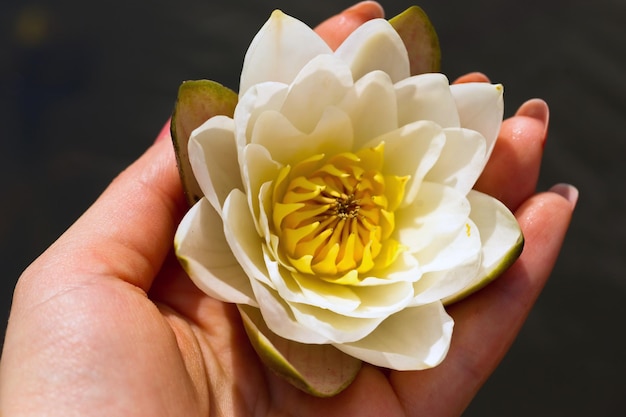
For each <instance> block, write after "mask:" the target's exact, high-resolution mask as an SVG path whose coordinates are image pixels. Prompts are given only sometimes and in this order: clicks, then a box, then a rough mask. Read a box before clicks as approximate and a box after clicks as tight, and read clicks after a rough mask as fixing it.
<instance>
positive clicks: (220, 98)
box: [170, 80, 238, 206]
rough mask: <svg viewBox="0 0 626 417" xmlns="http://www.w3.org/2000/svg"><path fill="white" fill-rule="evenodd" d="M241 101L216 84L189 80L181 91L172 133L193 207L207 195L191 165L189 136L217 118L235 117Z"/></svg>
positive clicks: (186, 194)
mask: <svg viewBox="0 0 626 417" xmlns="http://www.w3.org/2000/svg"><path fill="white" fill-rule="evenodd" d="M237 101H238V97H237V93H235V92H234V91H233V90H231V89H229V88H228V87H224V86H223V85H221V84H219V83H216V82H215V81H209V80H196V81H185V82H183V83H182V84H181V86H180V87H179V89H178V97H177V99H176V105H175V106H174V112H173V114H172V122H171V125H170V131H171V134H172V142H173V143H174V152H175V153H176V165H177V166H178V174H179V175H180V179H181V181H182V183H183V191H184V192H185V197H186V198H187V202H188V203H189V205H190V206H191V205H193V204H194V203H196V202H197V201H198V200H199V199H201V198H202V196H203V194H202V191H201V190H200V186H199V185H198V183H197V182H196V178H195V177H194V175H193V172H192V170H191V164H190V163H189V154H188V152H187V144H188V142H189V136H190V135H191V132H193V130H194V129H196V128H197V127H199V126H200V125H202V124H203V123H204V122H205V121H207V120H209V119H210V118H211V117H213V116H218V115H224V116H229V117H232V116H233V113H234V112H235V106H236V105H237Z"/></svg>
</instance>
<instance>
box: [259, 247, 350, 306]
mask: <svg viewBox="0 0 626 417" xmlns="http://www.w3.org/2000/svg"><path fill="white" fill-rule="evenodd" d="M265 263H266V265H267V268H268V271H269V276H270V279H271V280H272V283H273V285H274V288H276V291H277V292H278V294H279V295H280V297H281V298H282V299H284V300H285V301H287V302H289V303H301V304H308V305H311V306H315V307H321V308H326V309H329V310H331V311H334V312H336V313H339V314H346V313H349V312H350V311H354V310H355V309H356V308H358V306H359V304H360V303H361V301H360V300H359V298H358V297H357V296H356V294H355V292H354V291H353V290H352V289H351V288H350V287H349V286H346V285H336V284H331V283H329V282H326V281H324V280H321V279H318V278H315V277H309V278H307V277H305V276H302V275H300V276H294V275H292V271H289V270H287V269H286V268H282V267H281V266H280V264H279V263H278V262H276V261H275V260H273V259H270V258H269V257H268V256H267V255H266V257H265Z"/></svg>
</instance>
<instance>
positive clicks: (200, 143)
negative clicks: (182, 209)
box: [189, 116, 243, 213]
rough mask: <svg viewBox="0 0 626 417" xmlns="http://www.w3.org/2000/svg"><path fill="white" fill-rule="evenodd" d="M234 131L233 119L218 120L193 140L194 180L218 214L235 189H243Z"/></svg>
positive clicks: (201, 129)
mask: <svg viewBox="0 0 626 417" xmlns="http://www.w3.org/2000/svg"><path fill="white" fill-rule="evenodd" d="M234 130H235V124H234V122H233V120H232V119H231V118H229V117H226V116H216V117H212V118H210V119H209V120H207V121H206V122H205V123H204V124H203V125H201V126H200V127H198V128H197V129H196V130H194V131H193V132H192V133H191V137H190V138H189V162H190V163H191V167H192V169H193V173H194V176H195V177H196V181H198V184H199V185H200V189H202V192H203V193H204V195H205V197H206V198H207V199H208V200H209V202H210V203H211V205H212V206H213V207H214V208H215V210H217V211H218V213H221V212H222V206H223V204H224V200H226V197H227V196H228V194H229V193H230V192H231V191H232V190H233V189H235V188H239V189H243V184H242V183H241V173H240V172H239V164H238V163H237V146H236V144H235V132H234Z"/></svg>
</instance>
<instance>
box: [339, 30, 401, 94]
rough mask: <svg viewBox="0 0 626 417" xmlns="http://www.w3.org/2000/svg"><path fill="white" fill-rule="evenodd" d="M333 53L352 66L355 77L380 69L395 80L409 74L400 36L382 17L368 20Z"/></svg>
mask: <svg viewBox="0 0 626 417" xmlns="http://www.w3.org/2000/svg"><path fill="white" fill-rule="evenodd" d="M335 55H336V56H338V57H339V58H341V59H342V60H344V61H345V62H347V63H348V64H349V65H350V68H352V75H353V76H354V79H355V80H358V79H359V78H361V77H363V76H364V75H365V74H367V73H368V72H372V71H376V70H381V71H384V72H386V73H387V74H389V77H391V80H392V82H394V83H396V82H398V81H400V80H403V79H405V78H407V77H409V76H410V68H409V57H408V54H407V52H406V47H405V46H404V42H402V39H401V38H400V35H398V33H397V32H396V31H395V29H394V28H393V27H392V26H391V25H390V24H389V22H388V21H386V20H385V19H374V20H370V21H368V22H366V23H364V24H362V25H361V26H359V28H358V29H357V30H355V31H354V32H352V34H351V35H350V36H348V38H347V39H346V40H345V41H344V42H343V43H342V44H341V45H340V46H339V48H337V51H335Z"/></svg>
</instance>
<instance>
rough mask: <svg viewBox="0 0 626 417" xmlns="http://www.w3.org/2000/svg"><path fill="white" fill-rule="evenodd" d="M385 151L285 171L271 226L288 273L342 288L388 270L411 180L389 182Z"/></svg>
mask: <svg viewBox="0 0 626 417" xmlns="http://www.w3.org/2000/svg"><path fill="white" fill-rule="evenodd" d="M383 155H384V144H380V145H379V146H377V147H376V148H368V149H363V150H361V151H359V152H357V153H349V152H346V153H342V154H338V155H334V156H332V157H330V158H326V156H325V155H323V154H320V155H315V156H313V157H310V158H308V159H305V160H304V161H301V162H300V163H298V164H296V165H293V166H285V167H284V168H282V170H281V171H280V173H279V176H278V178H277V179H276V182H275V185H274V190H273V195H272V198H273V201H272V204H273V219H272V220H273V226H274V231H275V233H276V235H277V236H278V239H279V250H280V252H281V256H282V257H283V258H284V260H287V261H288V264H287V265H286V266H287V267H288V268H290V269H292V270H294V271H297V272H300V273H304V274H311V275H315V276H318V277H320V278H322V279H325V280H330V281H333V282H339V283H345V284H350V283H356V282H357V281H358V280H359V277H362V275H361V274H364V273H366V272H368V271H371V270H372V269H375V268H378V267H386V266H388V265H390V264H391V263H392V262H393V261H394V260H395V259H396V258H397V257H398V255H399V254H400V252H401V251H402V247H401V246H400V245H399V243H398V242H397V241H396V240H395V239H392V238H391V237H390V236H391V235H392V232H393V230H394V226H395V218H394V210H395V209H396V208H397V207H398V205H399V204H400V202H401V201H402V198H403V196H404V187H405V184H406V182H407V180H408V177H398V176H393V175H384V174H383V173H382V168H383V162H384V158H383Z"/></svg>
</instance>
